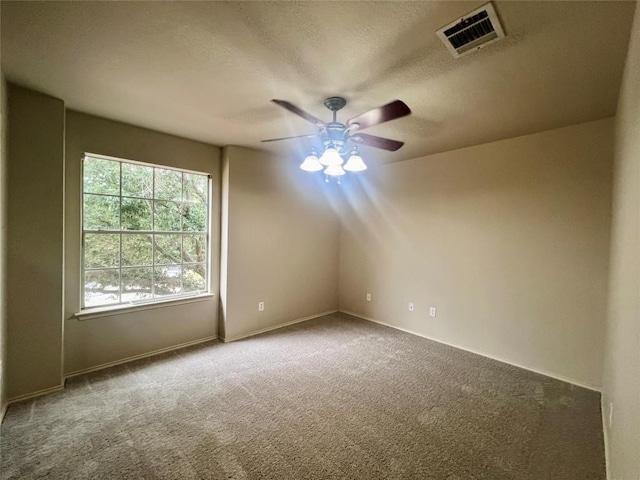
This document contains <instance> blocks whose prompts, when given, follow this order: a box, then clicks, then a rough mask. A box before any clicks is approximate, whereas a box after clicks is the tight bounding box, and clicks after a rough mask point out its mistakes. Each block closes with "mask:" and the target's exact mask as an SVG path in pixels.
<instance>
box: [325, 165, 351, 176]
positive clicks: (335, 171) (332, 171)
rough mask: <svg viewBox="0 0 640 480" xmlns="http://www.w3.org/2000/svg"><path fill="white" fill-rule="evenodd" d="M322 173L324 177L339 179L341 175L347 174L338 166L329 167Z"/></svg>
mask: <svg viewBox="0 0 640 480" xmlns="http://www.w3.org/2000/svg"><path fill="white" fill-rule="evenodd" d="M324 173H325V174H326V175H331V176H332V177H339V176H341V175H344V174H345V173H347V172H345V171H344V170H343V168H342V167H341V166H340V165H329V166H328V167H327V168H326V169H325V170H324Z"/></svg>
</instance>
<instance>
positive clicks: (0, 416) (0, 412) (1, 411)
mask: <svg viewBox="0 0 640 480" xmlns="http://www.w3.org/2000/svg"><path fill="white" fill-rule="evenodd" d="M8 407H9V402H4V403H3V404H2V405H1V406H0V425H2V422H3V421H4V416H5V415H6V413H7V408H8Z"/></svg>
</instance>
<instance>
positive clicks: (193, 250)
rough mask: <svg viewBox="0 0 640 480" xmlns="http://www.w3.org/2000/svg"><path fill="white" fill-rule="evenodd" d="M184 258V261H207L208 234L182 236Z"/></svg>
mask: <svg viewBox="0 0 640 480" xmlns="http://www.w3.org/2000/svg"><path fill="white" fill-rule="evenodd" d="M182 258H183V259H184V263H196V262H198V263H200V262H206V261H207V236H206V235H184V236H183V237H182Z"/></svg>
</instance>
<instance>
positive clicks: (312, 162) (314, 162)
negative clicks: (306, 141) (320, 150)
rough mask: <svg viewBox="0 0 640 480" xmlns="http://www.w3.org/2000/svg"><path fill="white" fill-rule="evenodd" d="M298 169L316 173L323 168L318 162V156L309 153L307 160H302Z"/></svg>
mask: <svg viewBox="0 0 640 480" xmlns="http://www.w3.org/2000/svg"><path fill="white" fill-rule="evenodd" d="M300 168H301V169H302V170H304V171H305V172H318V171H320V170H322V169H323V168H324V167H323V166H322V165H321V164H320V162H319V161H318V156H317V155H315V154H313V153H310V154H309V155H307V158H305V159H304V162H302V165H300Z"/></svg>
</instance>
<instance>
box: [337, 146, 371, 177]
mask: <svg viewBox="0 0 640 480" xmlns="http://www.w3.org/2000/svg"><path fill="white" fill-rule="evenodd" d="M343 168H344V170H346V171H348V172H362V171H363V170H366V169H367V166H366V165H365V163H364V160H362V157H361V156H360V154H359V153H358V149H357V148H355V147H354V149H353V150H352V151H351V155H350V156H349V160H347V163H345V164H344V167H343Z"/></svg>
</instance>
